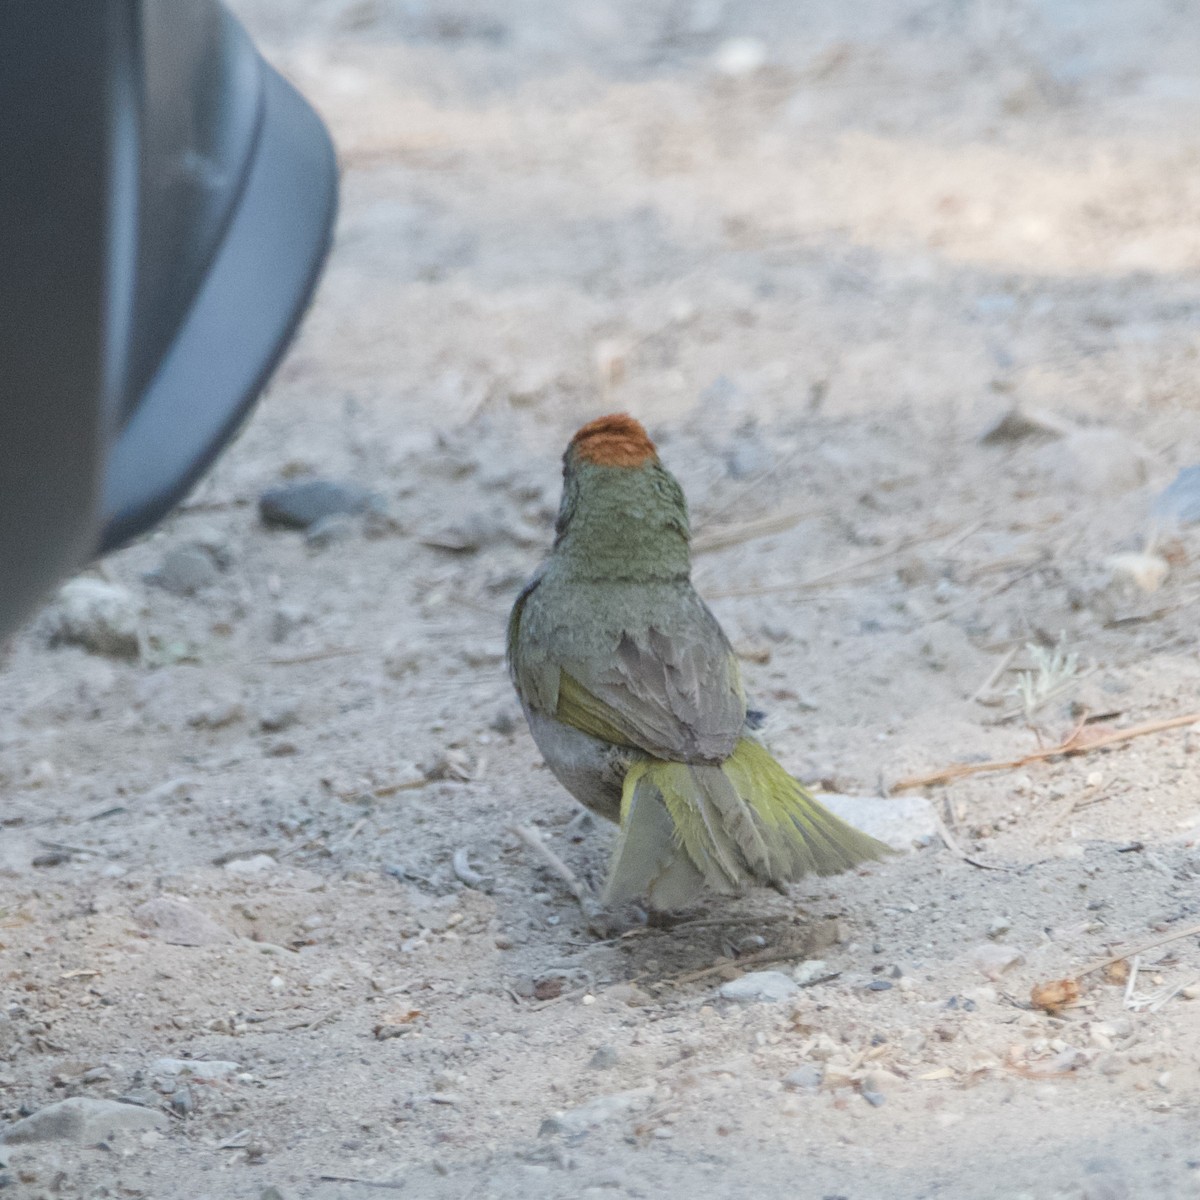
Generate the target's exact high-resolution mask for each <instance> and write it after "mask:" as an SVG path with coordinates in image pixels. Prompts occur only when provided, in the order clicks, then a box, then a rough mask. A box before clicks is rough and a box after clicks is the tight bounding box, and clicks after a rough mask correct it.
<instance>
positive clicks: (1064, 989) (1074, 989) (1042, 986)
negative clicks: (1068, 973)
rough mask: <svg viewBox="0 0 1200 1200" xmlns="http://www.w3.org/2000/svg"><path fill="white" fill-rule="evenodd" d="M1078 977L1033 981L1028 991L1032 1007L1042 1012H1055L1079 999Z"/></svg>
mask: <svg viewBox="0 0 1200 1200" xmlns="http://www.w3.org/2000/svg"><path fill="white" fill-rule="evenodd" d="M1079 995H1080V992H1079V980H1078V979H1052V980H1050V982H1049V983H1035V984H1034V985H1033V989H1032V990H1031V991H1030V993H1029V999H1030V1001H1031V1002H1032V1004H1033V1007H1034V1008H1040V1009H1042V1011H1043V1012H1048V1013H1057V1012H1058V1011H1059V1010H1060V1009H1064V1008H1066V1007H1068V1006H1069V1005H1071V1004H1074V1003H1075V1002H1076V1001H1077V1000H1078V999H1079Z"/></svg>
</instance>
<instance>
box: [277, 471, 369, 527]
mask: <svg viewBox="0 0 1200 1200" xmlns="http://www.w3.org/2000/svg"><path fill="white" fill-rule="evenodd" d="M380 504H381V501H380V498H379V497H378V496H376V495H375V494H374V493H372V492H370V491H368V490H367V489H366V488H365V487H362V486H361V485H360V484H357V483H349V482H344V483H339V482H336V481H334V480H332V479H305V480H302V481H301V482H299V483H285V484H281V485H280V486H279V487H273V488H267V490H266V491H265V492H263V493H262V495H261V496H259V498H258V514H259V517H260V518H261V519H262V523H263V524H264V525H272V526H275V527H277V528H281V529H308V528H309V527H310V526H312V525H315V524H316V523H317V522H318V521H320V520H321V519H322V518H324V517H332V516H334V515H338V514H341V515H354V514H356V513H361V512H366V510H367V509H368V508H370V507H372V506H376V505H380Z"/></svg>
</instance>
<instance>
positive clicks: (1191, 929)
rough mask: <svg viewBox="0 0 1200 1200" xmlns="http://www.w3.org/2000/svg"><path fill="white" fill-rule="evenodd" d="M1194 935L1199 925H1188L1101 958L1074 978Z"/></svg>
mask: <svg viewBox="0 0 1200 1200" xmlns="http://www.w3.org/2000/svg"><path fill="white" fill-rule="evenodd" d="M1196 935H1200V925H1188V926H1186V927H1185V928H1183V929H1177V930H1176V931H1175V932H1174V933H1164V934H1163V936H1162V937H1159V938H1153V939H1152V940H1150V941H1148V942H1143V943H1142V944H1141V945H1140V946H1134V947H1132V948H1131V949H1129V950H1122V951H1121V952H1120V953H1119V954H1110V955H1109V956H1108V958H1102V959H1100V961H1099V962H1094V963H1092V964H1091V965H1090V966H1086V967H1084V968H1083V970H1082V971H1078V972H1077V973H1076V975H1075V978H1076V979H1082V978H1083V977H1084V976H1085V975H1091V974H1093V973H1094V972H1096V971H1103V970H1104V968H1105V967H1111V966H1112V965H1113V963H1119V962H1122V961H1123V960H1124V959H1127V958H1128V959H1133V958H1136V957H1137V956H1138V955H1140V954H1145V953H1146V951H1147V950H1156V949H1157V948H1158V947H1159V946H1165V945H1166V944H1167V943H1168V942H1177V941H1179V939H1180V938H1185V937H1193V936H1196Z"/></svg>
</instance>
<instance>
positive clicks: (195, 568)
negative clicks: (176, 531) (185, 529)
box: [145, 546, 217, 596]
mask: <svg viewBox="0 0 1200 1200" xmlns="http://www.w3.org/2000/svg"><path fill="white" fill-rule="evenodd" d="M145 580H146V582H147V583H150V584H153V585H154V586H155V587H160V588H162V589H163V590H164V591H167V592H170V593H171V594H172V595H174V596H194V595H195V594H196V593H197V592H202V591H203V590H204V589H205V588H206V587H211V586H212V584H214V583H216V581H217V564H216V563H215V562H214V561H213V558H212V555H210V554H208V553H207V552H206V551H204V550H201V549H199V548H198V547H196V546H177V547H176V548H175V549H174V550H168V551H167V553H166V554H164V555H163V560H162V562H161V563H160V564H159V566H158V569H157V570H154V571H150V572H149V573H148V574H147V575H146V576H145Z"/></svg>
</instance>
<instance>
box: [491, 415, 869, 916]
mask: <svg viewBox="0 0 1200 1200" xmlns="http://www.w3.org/2000/svg"><path fill="white" fill-rule="evenodd" d="M507 661H508V669H509V674H510V677H511V679H512V682H513V685H514V687H515V689H516V692H517V695H518V697H519V699H520V702H521V707H522V709H523V710H524V714H525V719H526V722H527V723H528V726H529V731H530V733H531V734H532V736H533V740H534V742H535V744H536V745H537V748H538V750H539V751H540V753H541V755H542V757H543V759H544V760H545V762H546V765H547V766H548V767H549V769H550V771H551V772H552V773H553V775H554V776H555V777H556V778H557V779H558V781H559V782H560V783H561V784H562V785H563V786H564V787H565V788H566V789H567V791H568V792H570V793H571V794H572V795H573V796H574V797H575V799H576V800H578V801H579V802H580V803H581V804H583V805H584V806H585V807H586V808H588V809H590V810H591V811H592V812H594V813H596V814H598V815H599V816H601V817H604V818H606V819H608V820H609V821H612V822H613V823H615V824H616V825H617V826H618V827H619V829H618V833H617V838H616V843H615V847H614V850H613V853H612V860H611V863H610V865H609V871H608V878H607V882H606V884H605V887H604V891H603V894H602V897H601V902H602V903H603V904H605V905H606V906H610V907H611V906H618V905H623V904H627V903H635V902H636V903H639V904H640V903H644V904H645V905H646V906H647V907H648V908H649V909H651V910H657V911H671V910H677V909H681V908H686V907H687V906H689V905H691V904H693V903H694V902H695V901H696V900H697V899H698V898H699V897H700V896H701V895H702V894H703V893H704V891H705V890H706V889H708V890H710V891H712V892H715V893H717V894H719V895H741V894H743V893H744V892H745V891H746V890H747V889H748V888H749V887H750V886H752V885H763V886H774V887H776V888H779V889H780V890H786V888H785V885H786V884H787V883H788V882H791V881H794V880H797V879H799V878H801V877H803V876H805V875H809V874H816V875H831V874H835V873H837V872H840V871H845V870H848V869H850V868H851V867H854V866H856V865H858V864H860V863H863V862H867V861H870V860H877V859H880V858H882V857H883V856H884V855H885V854H887V853H888V847H886V846H885V845H883V844H882V843H881V842H878V841H876V840H875V839H874V838H872V837H869V836H868V835H867V834H865V833H862V832H861V831H859V830H857V829H855V828H853V827H852V826H850V825H848V824H847V823H846V822H844V821H842V820H841V819H840V818H839V817H837V816H835V815H834V814H833V813H831V812H829V810H828V809H826V808H825V807H824V806H823V805H821V804H820V803H819V802H818V801H817V800H815V799H814V798H813V797H812V795H811V794H810V793H809V792H808V791H807V790H806V789H805V788H804V786H803V785H802V784H801V783H800V782H799V781H798V780H796V779H794V778H793V777H792V776H791V775H789V774H788V773H787V771H786V770H784V768H783V767H782V766H780V764H779V763H778V762H776V760H775V759H774V757H772V755H771V753H770V752H769V751H768V750H767V748H766V747H765V746H764V745H763V744H762V742H761V741H760V740H759V739H758V737H757V736H756V733H755V728H754V726H755V725H756V724H757V722H756V721H755V719H754V718H755V717H757V716H759V714H757V713H755V712H754V711H753V710H750V709H749V708H748V705H747V701H746V693H745V689H744V687H743V685H742V680H741V676H740V671H739V668H738V660H737V657H736V655H735V654H734V651H733V648H732V646H731V645H730V642H729V639H728V638H727V637H726V636H725V633H724V632H723V630H722V629H721V626H720V624H719V623H718V621H717V619H716V617H715V616H714V615H713V613H712V612H711V611H710V609H709V608H708V606H707V605H706V604H705V603H704V601H703V600H702V599H701V597H700V596H699V594H698V593H697V592H696V590H695V588H694V587H693V585H692V581H691V532H690V526H689V522H688V510H687V502H686V500H685V498H684V494H683V490H682V489H681V488H680V486H679V484H678V482H677V481H676V479H675V477H674V476H673V475H672V474H671V473H670V472H669V471H668V470H667V468H666V467H665V466H663V464H662V462H661V461H660V459H659V456H658V451H657V449H656V448H655V445H654V443H653V442H652V441H651V440H650V437H649V436H648V435H647V433H646V430H645V429H644V427H643V426H642V425H641V423H640V422H638V421H637V420H636V419H635V418H633V417H632V416H629V415H628V414H626V413H612V414H609V415H607V416H602V417H599V418H598V419H596V420H594V421H591V422H589V423H588V424H586V425H584V426H583V427H582V428H581V429H579V430H578V432H577V433H576V434H575V436H574V437H573V438H572V439H571V441H570V444H569V445H568V446H567V449H566V452H565V454H564V455H563V489H562V500H561V503H560V505H559V510H558V516H557V520H556V522H555V534H554V543H553V547H552V548H551V550H550V552H549V554H548V556H547V557H546V558H545V560H544V561H543V562H542V564H541V565H540V566H539V567H538V568H537V570H536V571H535V573H534V574H533V576H532V577H531V578H530V579H529V581H528V583H526V585H525V587H524V588H523V589H522V590H521V592H520V594H519V595H518V596H517V599H516V602H515V604H514V605H513V609H512V613H511V616H510V617H509V622H508V633H507Z"/></svg>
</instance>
